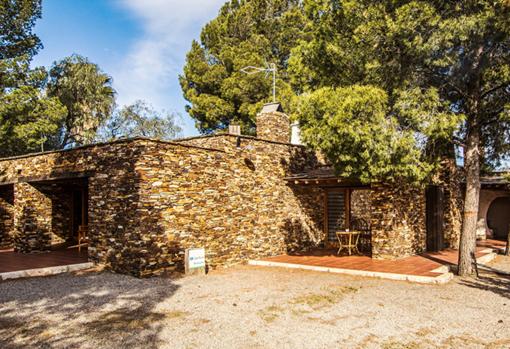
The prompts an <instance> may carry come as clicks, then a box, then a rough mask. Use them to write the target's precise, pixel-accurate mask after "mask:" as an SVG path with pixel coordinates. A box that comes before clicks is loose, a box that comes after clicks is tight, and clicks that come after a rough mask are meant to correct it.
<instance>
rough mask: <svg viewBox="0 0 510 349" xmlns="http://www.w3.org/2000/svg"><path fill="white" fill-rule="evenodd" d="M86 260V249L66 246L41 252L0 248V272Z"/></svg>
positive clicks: (55, 265)
mask: <svg viewBox="0 0 510 349" xmlns="http://www.w3.org/2000/svg"><path fill="white" fill-rule="evenodd" d="M86 262H88V254H87V249H86V248H82V250H81V252H78V248H77V247H74V248H66V249H59V250H56V251H49V252H43V253H27V254H25V253H16V252H14V251H13V250H0V273H6V272H13V271H22V270H29V269H38V268H48V267H57V266H64V265H71V264H79V263H86Z"/></svg>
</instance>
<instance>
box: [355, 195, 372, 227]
mask: <svg viewBox="0 0 510 349" xmlns="http://www.w3.org/2000/svg"><path fill="white" fill-rule="evenodd" d="M370 197H371V190H369V189H352V190H351V222H352V221H354V220H356V219H362V220H364V221H366V222H367V224H370V221H371V219H372V214H371V212H372V208H371V199H370Z"/></svg>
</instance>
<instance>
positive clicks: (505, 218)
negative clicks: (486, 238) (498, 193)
mask: <svg viewBox="0 0 510 349" xmlns="http://www.w3.org/2000/svg"><path fill="white" fill-rule="evenodd" d="M487 226H488V227H489V228H490V229H492V232H493V234H494V238H495V239H505V240H506V238H507V236H508V232H509V229H510V197H508V196H507V197H499V198H497V199H494V201H492V203H491V204H490V206H489V210H488V211H487Z"/></svg>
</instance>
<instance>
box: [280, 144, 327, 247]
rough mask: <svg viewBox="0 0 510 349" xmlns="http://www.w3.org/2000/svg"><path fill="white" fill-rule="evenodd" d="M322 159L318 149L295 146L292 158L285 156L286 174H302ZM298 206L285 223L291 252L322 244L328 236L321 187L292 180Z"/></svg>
mask: <svg viewBox="0 0 510 349" xmlns="http://www.w3.org/2000/svg"><path fill="white" fill-rule="evenodd" d="M318 163H319V161H318V159H317V157H316V155H315V153H313V152H311V151H309V150H305V149H303V148H293V149H291V155H290V161H289V163H287V162H286V161H285V159H282V161H281V165H282V166H283V167H284V168H287V173H286V175H292V174H299V173H302V172H304V171H306V170H307V169H311V168H314V167H316V166H317V165H318ZM288 187H289V188H290V189H291V191H292V193H293V195H294V197H295V199H296V204H297V207H298V209H297V210H292V212H289V217H287V218H286V219H285V221H284V224H283V230H284V234H285V245H286V247H287V252H289V253H292V252H299V251H304V250H309V249H310V248H314V247H317V246H319V245H320V244H322V243H323V242H324V240H325V236H324V195H325V191H324V190H323V189H322V188H319V187H313V186H309V187H308V186H307V187H303V186H297V185H293V184H290V183H289V184H288Z"/></svg>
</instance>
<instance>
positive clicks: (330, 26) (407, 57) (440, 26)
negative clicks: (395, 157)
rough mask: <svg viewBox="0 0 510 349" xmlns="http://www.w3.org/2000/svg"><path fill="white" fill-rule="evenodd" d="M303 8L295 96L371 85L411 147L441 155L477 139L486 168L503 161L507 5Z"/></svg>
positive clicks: (330, 4)
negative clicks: (303, 36)
mask: <svg viewBox="0 0 510 349" xmlns="http://www.w3.org/2000/svg"><path fill="white" fill-rule="evenodd" d="M304 11H305V13H306V16H307V18H308V21H309V25H308V27H307V40H306V41H305V40H303V41H301V42H300V44H299V45H298V46H296V47H295V48H294V49H293V50H292V55H291V58H290V60H289V70H288V71H289V74H290V75H291V84H292V86H293V88H294V90H295V91H305V92H306V91H315V90H317V89H320V88H323V87H344V86H352V85H355V84H362V85H372V86H377V87H378V88H380V89H382V90H384V91H385V92H386V95H387V101H388V104H387V113H388V116H387V117H388V118H389V117H392V118H395V120H396V121H397V125H398V127H396V128H395V132H397V131H398V132H400V134H399V133H398V132H397V134H398V135H399V136H400V135H401V132H413V133H414V138H415V142H416V145H415V146H414V147H413V148H415V147H418V148H419V149H422V150H423V151H425V150H426V151H427V152H430V151H431V149H432V150H436V151H438V149H434V148H435V147H434V145H437V144H442V145H444V144H447V145H448V144H450V146H451V144H452V142H453V140H454V139H456V138H458V139H460V140H461V142H462V140H463V139H464V140H465V139H466V137H467V135H468V134H473V132H475V133H476V132H478V133H480V135H481V137H480V138H481V146H482V148H483V151H482V160H484V161H485V162H486V164H487V165H489V166H497V165H498V164H499V162H500V161H501V159H502V158H504V157H505V156H506V155H508V154H509V151H510V147H509V145H508V144H509V143H510V122H509V116H508V115H509V108H508V104H509V103H510V39H509V38H510V25H509V21H508V18H510V3H509V2H508V1H502V0H501V1H484V0H477V1H465V2H444V1H392V0H391V1H368V0H362V1H352V0H321V1H312V0H309V1H304ZM347 122H351V121H350V120H346V124H344V125H343V126H342V127H346V128H349V127H350V125H348V123H347ZM367 122H368V121H367ZM368 125H370V123H369V124H368ZM304 127H305V128H306V127H308V125H305V126H304ZM304 132H305V133H309V134H313V133H314V131H313V129H310V130H308V131H306V130H305V131H304ZM333 137H337V135H333ZM405 138H406V139H408V140H409V141H410V140H411V139H410V138H408V137H405ZM377 139H378V138H377ZM381 140H384V139H381ZM367 141H368V139H367ZM424 144H426V146H423V145H424ZM380 146H381V147H382V148H386V147H387V146H388V145H387V144H381V145H380ZM317 147H318V148H319V149H324V148H322V147H321V146H320V144H319V145H318V146H317ZM346 149H347V150H348V148H346ZM439 151H440V152H442V151H444V149H441V150H439ZM376 154H377V153H376ZM426 155H432V158H431V159H430V158H429V159H428V160H429V161H430V160H434V159H437V157H436V155H437V154H426ZM418 158H419V159H423V157H418ZM330 160H331V161H332V162H333V163H337V164H338V160H337V159H335V158H330ZM339 164H342V163H339ZM432 164H433V162H432ZM418 165H420V164H419V162H418V161H417V169H419V168H421V166H418ZM383 172H384V171H383ZM411 172H412V173H414V172H413V171H411ZM418 172H420V171H417V172H416V173H418ZM371 173H375V172H373V171H372V172H371ZM411 177H413V178H414V175H412V176H411ZM418 177H420V176H418Z"/></svg>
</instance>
